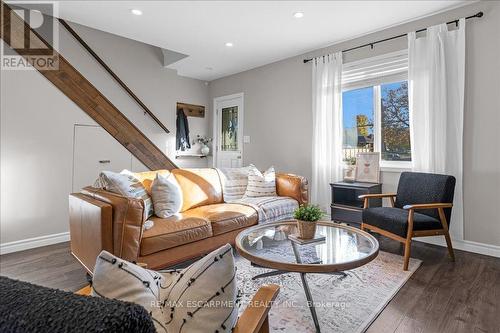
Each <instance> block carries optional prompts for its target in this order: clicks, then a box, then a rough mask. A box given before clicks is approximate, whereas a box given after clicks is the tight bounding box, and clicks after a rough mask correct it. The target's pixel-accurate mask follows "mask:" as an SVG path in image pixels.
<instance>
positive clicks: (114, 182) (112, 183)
mask: <svg viewBox="0 0 500 333" xmlns="http://www.w3.org/2000/svg"><path fill="white" fill-rule="evenodd" d="M96 183H99V184H101V186H102V185H103V187H104V188H105V189H106V191H110V192H113V193H117V194H120V195H123V196H124V197H127V198H136V199H142V200H143V201H144V220H147V219H148V218H150V217H151V216H153V200H151V197H150V196H149V194H148V193H147V192H146V189H145V188H144V185H142V183H141V182H140V181H139V179H137V178H136V177H135V176H134V174H133V173H132V172H130V171H128V170H123V171H122V172H120V173H116V172H111V171H102V172H101V174H100V175H99V179H98V181H96Z"/></svg>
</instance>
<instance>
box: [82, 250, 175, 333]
mask: <svg viewBox="0 0 500 333" xmlns="http://www.w3.org/2000/svg"><path fill="white" fill-rule="evenodd" d="M176 276H177V275H176V273H173V274H160V273H158V272H155V271H152V270H149V269H144V268H142V267H139V266H137V265H134V264H132V263H130V262H128V261H125V260H123V259H120V258H118V257H116V256H114V255H112V254H111V253H109V252H106V251H102V252H101V253H100V254H99V256H98V257H97V261H96V264H95V267H94V274H93V277H92V291H91V295H92V296H96V297H106V298H113V299H118V300H122V301H127V302H132V303H136V304H139V305H142V306H143V307H144V308H145V309H146V310H147V311H148V312H149V314H151V317H152V318H153V321H154V324H155V327H156V331H157V332H166V329H165V327H164V324H163V322H164V319H163V318H164V315H163V311H162V310H163V308H162V307H161V306H160V305H161V304H160V303H161V295H162V290H166V289H168V288H169V287H170V286H171V285H172V283H173V281H174V279H175V278H176Z"/></svg>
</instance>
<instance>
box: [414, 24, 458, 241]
mask: <svg viewBox="0 0 500 333" xmlns="http://www.w3.org/2000/svg"><path fill="white" fill-rule="evenodd" d="M408 67H409V68H408V82H409V106H410V133H411V149H412V163H413V170H414V171H422V172H432V173H441V174H449V175H453V176H455V178H456V180H457V182H456V187H455V199H454V208H453V215H452V218H451V219H452V220H451V225H450V232H451V234H452V235H453V236H454V238H455V239H463V205H462V164H463V158H462V141H463V140H462V138H463V117H464V116H463V113H464V77H465V19H460V21H459V26H458V28H457V29H456V30H451V31H448V26H447V25H446V24H440V25H437V26H433V27H430V28H428V29H427V33H426V36H425V37H421V38H416V33H415V32H411V33H409V34H408Z"/></svg>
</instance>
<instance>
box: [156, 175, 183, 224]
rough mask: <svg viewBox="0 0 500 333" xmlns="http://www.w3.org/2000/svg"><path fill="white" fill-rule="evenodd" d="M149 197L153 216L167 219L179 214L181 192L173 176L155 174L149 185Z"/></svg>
mask: <svg viewBox="0 0 500 333" xmlns="http://www.w3.org/2000/svg"><path fill="white" fill-rule="evenodd" d="M151 197H152V198H153V206H154V210H155V215H156V216H158V217H161V218H167V217H169V216H172V215H174V214H177V213H178V212H180V210H181V208H182V192H181V188H180V186H179V184H178V183H177V180H176V179H175V177H174V175H172V174H170V175H169V176H167V177H165V176H162V175H160V174H159V173H157V174H156V177H155V179H154V180H153V184H152V185H151Z"/></svg>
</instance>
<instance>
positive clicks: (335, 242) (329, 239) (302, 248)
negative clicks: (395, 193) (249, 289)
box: [236, 221, 379, 332]
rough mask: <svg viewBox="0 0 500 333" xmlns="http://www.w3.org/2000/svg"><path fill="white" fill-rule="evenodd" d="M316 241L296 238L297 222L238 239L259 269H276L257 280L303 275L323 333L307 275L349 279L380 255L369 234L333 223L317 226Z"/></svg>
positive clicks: (255, 229)
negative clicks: (336, 276) (351, 270)
mask: <svg viewBox="0 0 500 333" xmlns="http://www.w3.org/2000/svg"><path fill="white" fill-rule="evenodd" d="M317 226H318V227H317V229H316V236H315V239H314V240H311V241H303V240H301V239H299V238H297V237H296V236H295V235H296V234H297V233H298V232H297V224H296V222H295V221H281V222H275V223H268V224H262V225H256V226H253V227H250V228H248V229H246V230H244V231H242V232H241V233H239V234H238V236H237V237H236V249H237V250H238V252H239V253H240V255H241V256H242V257H244V258H246V259H248V260H250V262H251V263H252V265H255V266H261V267H265V268H270V269H273V270H272V271H269V272H267V273H264V274H259V275H257V276H254V277H253V279H258V278H262V277H268V276H273V275H279V274H284V273H290V272H295V273H300V278H301V280H302V285H303V287H304V292H305V294H306V298H307V305H308V307H309V309H310V311H311V315H312V318H313V321H314V326H315V328H316V332H320V327H319V322H318V317H317V314H316V309H315V307H314V302H313V299H312V295H311V291H310V289H309V285H308V284H307V279H306V274H307V273H325V274H339V275H346V274H345V273H344V271H347V270H350V269H353V268H356V267H359V266H362V265H365V264H366V263H368V262H370V261H372V260H373V259H375V257H377V255H378V248H379V246H378V242H377V240H376V239H375V237H373V236H372V235H370V234H369V233H367V232H364V231H362V230H359V229H356V228H353V227H348V226H344V225H340V224H337V223H334V222H330V221H319V222H317Z"/></svg>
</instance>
